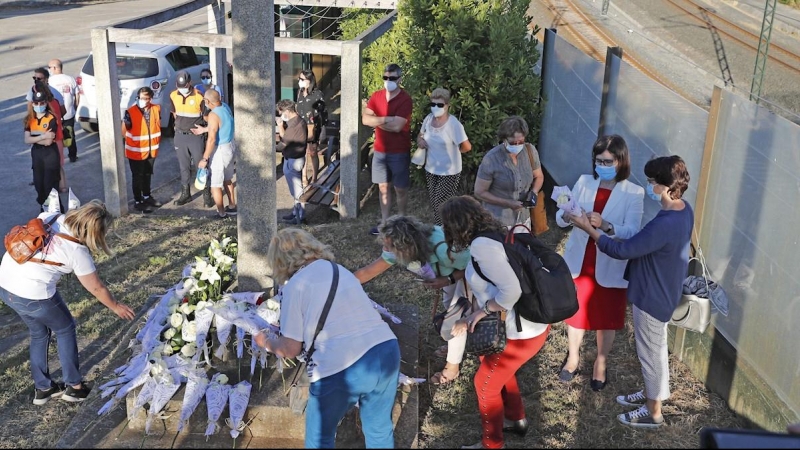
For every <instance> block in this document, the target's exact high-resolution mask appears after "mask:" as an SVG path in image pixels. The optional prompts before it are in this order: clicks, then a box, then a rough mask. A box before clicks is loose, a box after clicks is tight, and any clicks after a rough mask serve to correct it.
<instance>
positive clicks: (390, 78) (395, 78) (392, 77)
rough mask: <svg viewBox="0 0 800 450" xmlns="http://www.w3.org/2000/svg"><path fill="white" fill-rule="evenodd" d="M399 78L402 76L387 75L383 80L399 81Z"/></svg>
mask: <svg viewBox="0 0 800 450" xmlns="http://www.w3.org/2000/svg"><path fill="white" fill-rule="evenodd" d="M399 79H400V77H394V76H391V77H387V76H386V75H384V76H383V81H397V80H399Z"/></svg>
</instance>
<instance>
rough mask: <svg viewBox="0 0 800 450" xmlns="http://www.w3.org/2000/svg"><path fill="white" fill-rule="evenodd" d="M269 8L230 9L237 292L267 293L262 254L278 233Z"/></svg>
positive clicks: (240, 4) (258, 1)
mask: <svg viewBox="0 0 800 450" xmlns="http://www.w3.org/2000/svg"><path fill="white" fill-rule="evenodd" d="M273 6H274V2H273V0H266V1H265V0H236V1H235V2H232V3H231V8H232V11H233V88H234V91H235V92H236V102H235V103H234V109H235V111H236V114H235V118H234V124H235V127H236V130H235V137H236V145H237V155H236V194H237V197H238V202H237V203H238V204H239V205H241V206H239V216H238V219H237V231H238V236H239V255H238V262H237V267H238V283H239V290H240V291H256V292H257V291H263V290H264V287H269V286H268V285H267V283H268V282H269V271H268V268H267V264H266V249H267V248H268V247H269V241H270V239H272V236H274V235H275V233H276V232H277V230H278V217H277V203H276V196H275V181H276V176H275V116H274V110H275V108H274V106H275V91H274V90H273V79H272V76H273V73H274V72H273V69H274V66H275V53H274V48H275V43H274V39H275V32H274V25H273V21H272V20H273Z"/></svg>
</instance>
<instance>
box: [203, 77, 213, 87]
mask: <svg viewBox="0 0 800 450" xmlns="http://www.w3.org/2000/svg"><path fill="white" fill-rule="evenodd" d="M201 80H203V84H204V85H206V86H208V85H209V84H211V78H201Z"/></svg>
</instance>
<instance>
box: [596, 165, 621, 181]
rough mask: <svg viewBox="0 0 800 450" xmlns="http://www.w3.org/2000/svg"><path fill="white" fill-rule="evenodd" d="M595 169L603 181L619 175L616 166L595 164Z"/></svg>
mask: <svg viewBox="0 0 800 450" xmlns="http://www.w3.org/2000/svg"><path fill="white" fill-rule="evenodd" d="M594 171H595V172H596V173H597V176H599V177H600V179H601V180H603V181H610V180H613V179H614V177H616V176H617V168H616V167H613V166H612V167H606V166H598V165H595V166H594Z"/></svg>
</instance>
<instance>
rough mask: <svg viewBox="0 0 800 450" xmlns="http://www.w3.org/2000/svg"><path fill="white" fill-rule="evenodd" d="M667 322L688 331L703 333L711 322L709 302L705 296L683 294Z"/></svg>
mask: <svg viewBox="0 0 800 450" xmlns="http://www.w3.org/2000/svg"><path fill="white" fill-rule="evenodd" d="M669 323H670V325H675V326H677V327H681V328H684V329H686V330H689V331H694V332H697V333H703V332H705V331H706V328H708V324H709V323H711V302H710V301H709V299H707V298H703V297H698V296H696V295H692V294H683V295H681V301H680V302H679V303H678V307H677V308H675V311H674V312H673V313H672V319H670V321H669Z"/></svg>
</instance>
